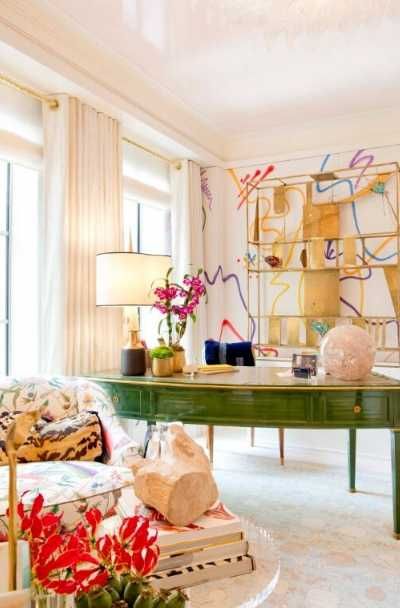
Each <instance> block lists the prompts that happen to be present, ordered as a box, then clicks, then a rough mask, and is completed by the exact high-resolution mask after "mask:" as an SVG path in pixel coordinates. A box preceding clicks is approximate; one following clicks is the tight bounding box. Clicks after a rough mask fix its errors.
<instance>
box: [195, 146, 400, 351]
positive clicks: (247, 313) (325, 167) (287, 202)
mask: <svg viewBox="0 0 400 608" xmlns="http://www.w3.org/2000/svg"><path fill="white" fill-rule="evenodd" d="M399 152H400V148H399V147H396V146H393V147H390V148H389V147H385V148H383V149H375V150H372V149H371V150H365V149H359V150H355V151H353V152H351V153H348V152H346V153H341V154H330V153H327V154H324V155H322V156H320V157H315V158H310V157H307V158H304V159H293V160H288V161H284V162H282V163H274V164H272V163H268V162H266V163H265V164H263V165H260V166H256V167H250V168H248V167H244V168H243V169H230V170H227V171H226V172H225V175H224V177H223V179H224V180H225V183H224V192H225V200H224V202H223V208H222V209H219V210H218V209H216V207H215V206H214V207H213V216H211V215H210V216H209V221H208V222H207V225H206V227H205V232H204V237H205V243H206V249H207V264H206V270H207V277H206V279H207V281H208V283H209V293H210V294H211V293H212V292H213V290H215V292H216V291H217V290H218V294H219V296H218V298H217V297H215V298H214V303H213V307H214V306H215V307H216V308H218V313H216V312H215V310H214V314H213V321H212V323H213V325H212V327H210V335H211V333H212V334H213V335H214V336H215V337H220V336H221V335H223V336H224V337H225V339H226V340H229V339H239V336H240V337H241V338H243V339H248V338H251V339H253V341H254V342H255V343H259V347H260V349H265V354H266V355H269V356H271V355H272V356H275V355H276V354H279V355H282V356H285V354H286V352H287V351H288V349H290V348H293V347H298V348H302V347H304V346H316V345H317V343H318V332H315V331H312V330H311V322H312V321H318V322H320V323H322V324H328V325H329V326H332V325H333V324H337V323H338V322H342V321H343V322H349V323H353V324H357V325H360V326H362V327H365V328H366V329H367V330H368V331H369V333H370V334H371V335H373V337H374V340H375V342H376V344H377V348H378V351H379V357H380V359H381V360H382V361H390V362H398V361H399V356H400V355H399V354H400V340H399V322H398V317H399V314H400V310H399V309H400V301H399V299H400V296H399V279H398V274H399V255H398V248H399V218H398V174H397V173H396V167H397V158H398V156H399ZM339 169H340V171H339ZM290 175H293V176H296V175H309V176H313V179H312V180H311V181H312V186H310V185H309V184H307V183H297V182H296V180H295V179H294V180H290V181H288V182H287V183H286V182H284V181H283V182H282V180H280V179H279V178H282V177H283V176H290ZM321 176H322V177H321ZM265 184H267V186H268V187H265V188H264V187H263V186H264V185H265ZM210 194H211V196H210V195H207V196H206V195H205V193H203V195H204V201H205V204H206V205H207V206H208V207H209V206H210V204H209V203H208V199H209V198H210V200H212V199H213V195H212V192H211V193H210ZM211 205H212V203H211ZM307 214H309V215H307ZM215 222H219V223H220V229H221V238H222V239H223V250H222V251H221V248H220V249H219V256H220V257H219V259H218V258H216V256H215V255H213V251H212V247H213V243H215V237H216V226H215ZM330 237H332V238H330ZM208 239H209V240H208ZM311 271H312V272H311ZM319 290H321V291H323V292H324V293H325V294H326V295H324V298H320V297H319V296H318V291H319ZM222 293H223V297H221V294H222ZM322 300H325V304H324V305H322V304H321V301H322ZM335 300H337V302H336V303H334V301H335ZM329 302H330V303H329ZM308 316H310V319H309V321H308ZM311 317H313V318H311ZM281 319H285V321H284V322H283V321H281Z"/></svg>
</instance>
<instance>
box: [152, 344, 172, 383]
mask: <svg viewBox="0 0 400 608" xmlns="http://www.w3.org/2000/svg"><path fill="white" fill-rule="evenodd" d="M150 357H151V371H152V373H153V376H157V377H158V378H165V377H167V376H172V374H173V373H174V351H173V350H172V348H170V347H169V346H166V345H164V346H157V348H153V349H152V350H151V351H150Z"/></svg>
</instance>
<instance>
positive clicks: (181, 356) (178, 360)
mask: <svg viewBox="0 0 400 608" xmlns="http://www.w3.org/2000/svg"><path fill="white" fill-rule="evenodd" d="M185 365H186V357H185V351H184V350H175V351H174V372H181V371H182V370H183V368H184V367H185Z"/></svg>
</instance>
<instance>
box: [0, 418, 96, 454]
mask: <svg viewBox="0 0 400 608" xmlns="http://www.w3.org/2000/svg"><path fill="white" fill-rule="evenodd" d="M17 413H18V412H7V411H5V412H2V413H1V414H0V465H1V464H7V463H8V458H7V454H6V451H5V439H6V435H7V430H8V427H9V425H10V424H11V423H12V422H13V420H14V418H15V416H16V414H17ZM17 455H18V462H38V461H49V460H90V461H93V460H99V461H101V460H102V459H103V440H102V428H101V424H100V420H99V417H98V415H97V414H96V413H94V412H81V413H79V414H76V415H75V416H70V417H68V418H62V419H61V420H55V421H50V422H48V421H47V420H43V419H41V420H40V421H39V422H37V423H36V424H35V426H34V427H32V431H31V433H30V435H29V436H28V437H27V439H26V441H25V442H24V444H23V445H21V447H20V448H19V450H18V453H17Z"/></svg>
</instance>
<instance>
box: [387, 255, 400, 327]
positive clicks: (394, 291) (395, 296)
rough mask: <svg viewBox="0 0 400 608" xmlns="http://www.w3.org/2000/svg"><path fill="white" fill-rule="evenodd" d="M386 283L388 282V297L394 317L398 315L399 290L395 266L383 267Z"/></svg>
mask: <svg viewBox="0 0 400 608" xmlns="http://www.w3.org/2000/svg"><path fill="white" fill-rule="evenodd" d="M384 273H385V279H386V283H387V284H388V287H389V291H390V297H391V300H392V304H393V308H394V310H395V314H396V317H398V316H400V292H399V270H398V268H397V267H393V266H392V267H387V268H386V267H385V268H384Z"/></svg>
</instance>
